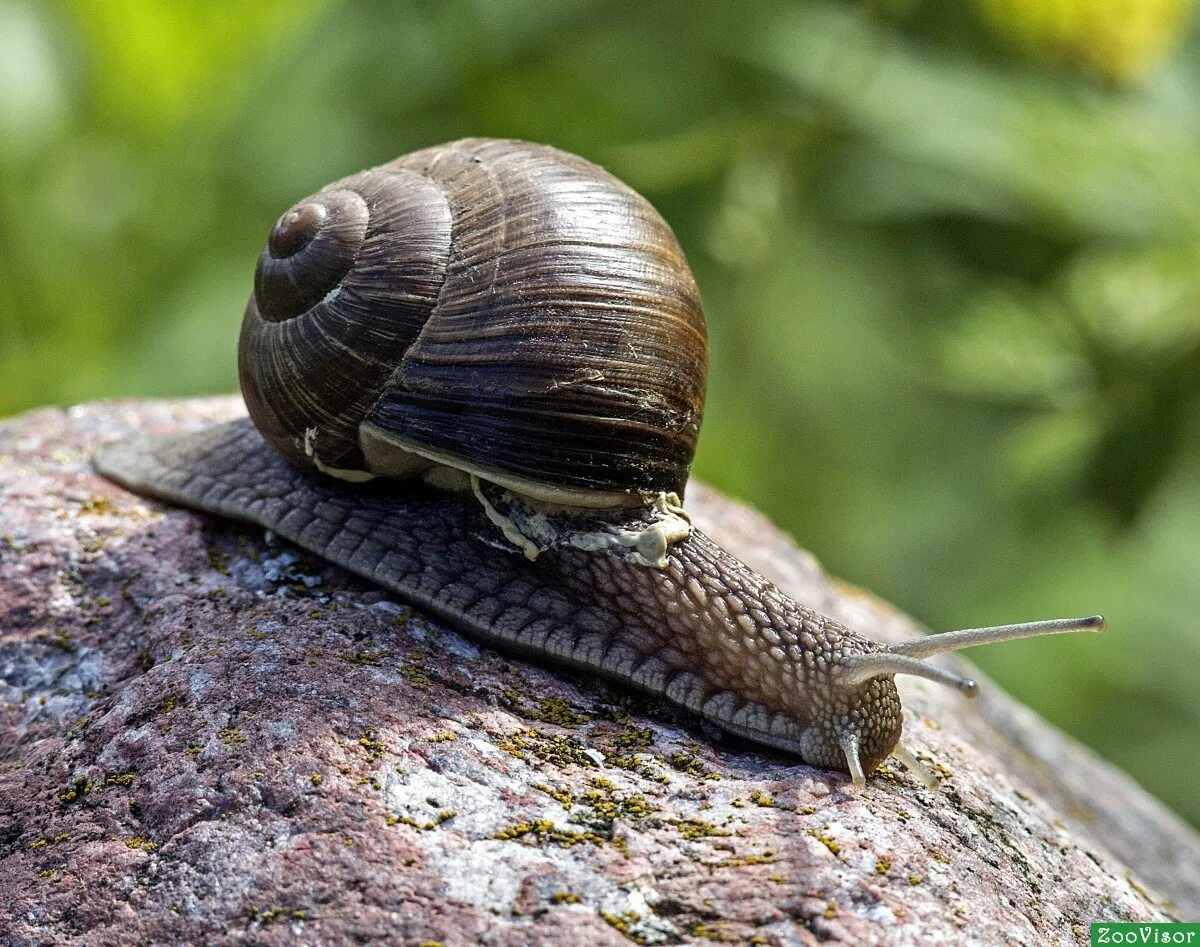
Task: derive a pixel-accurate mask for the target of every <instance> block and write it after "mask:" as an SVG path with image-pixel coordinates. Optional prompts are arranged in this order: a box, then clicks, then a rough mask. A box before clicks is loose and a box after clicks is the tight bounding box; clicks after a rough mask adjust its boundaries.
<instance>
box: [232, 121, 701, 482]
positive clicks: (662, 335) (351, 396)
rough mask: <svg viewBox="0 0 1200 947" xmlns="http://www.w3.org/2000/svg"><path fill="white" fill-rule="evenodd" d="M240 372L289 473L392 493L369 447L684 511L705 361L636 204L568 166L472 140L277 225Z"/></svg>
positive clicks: (683, 271) (677, 282) (667, 243)
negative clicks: (347, 475) (356, 482)
mask: <svg viewBox="0 0 1200 947" xmlns="http://www.w3.org/2000/svg"><path fill="white" fill-rule="evenodd" d="M239 367H240V373H241V378H242V387H243V392H244V394H245V396H246V401H247V405H248V407H249V409H250V414H251V416H252V417H253V418H254V419H255V422H256V423H257V424H258V426H259V428H260V430H262V432H263V433H264V435H265V436H266V438H267V440H268V441H269V442H270V443H272V444H273V445H274V446H275V447H276V448H277V449H279V450H281V451H282V452H283V453H284V454H285V455H286V456H288V457H289V458H290V459H292V460H295V461H298V462H305V460H306V458H305V454H306V452H307V453H313V452H315V454H316V457H315V459H316V460H317V461H318V462H319V464H320V465H321V466H327V467H336V468H341V469H343V470H346V469H349V470H369V471H371V472H375V473H379V472H382V473H392V472H393V471H392V470H390V469H387V465H386V464H384V465H383V469H377V468H379V467H380V464H379V462H378V460H377V458H378V457H379V456H380V445H383V446H384V448H385V449H388V450H390V449H395V450H396V451H397V452H398V453H403V454H405V455H406V456H411V455H409V454H408V453H407V452H410V451H411V452H415V453H416V454H419V455H422V456H424V457H428V458H433V459H436V460H442V461H444V462H448V463H451V464H452V465H454V466H462V467H463V469H468V470H472V471H474V472H479V473H481V474H483V475H484V476H489V477H491V478H492V479H495V480H496V481H497V482H500V483H505V484H507V485H510V486H511V485H514V484H516V485H518V486H519V487H520V488H524V486H525V485H526V484H538V483H543V484H553V485H555V486H556V489H557V488H558V487H562V488H564V489H565V490H567V491H573V494H572V495H579V494H585V493H590V494H594V495H597V496H601V497H604V498H606V499H605V500H604V501H603V502H601V503H597V504H596V505H607V504H608V503H610V502H611V503H612V505H619V499H620V498H621V497H625V496H635V497H636V496H639V495H645V494H649V493H654V492H657V491H660V490H667V491H670V490H675V491H677V492H682V488H683V484H684V483H685V481H686V478H687V471H688V468H689V466H690V464H691V459H692V454H693V452H694V450H695V443H696V439H697V436H698V434H699V425H700V417H701V413H702V407H703V400H704V387H705V373H706V369H707V341H706V332H705V325H704V316H703V311H702V309H701V306H700V300H699V293H698V291H697V289H696V286H695V282H694V280H693V279H692V276H691V273H690V270H689V269H688V267H687V263H686V261H685V260H684V258H683V253H682V251H681V250H680V249H679V245H678V243H677V242H676V241H675V238H674V235H673V234H672V233H671V231H670V228H669V227H668V226H667V225H666V223H665V222H664V221H663V220H662V218H661V217H660V216H659V215H658V213H657V212H656V211H655V210H654V209H653V208H652V207H651V206H650V204H649V203H647V202H646V201H645V200H644V199H643V198H641V197H640V196H639V195H637V194H636V193H635V192H633V191H632V190H630V189H629V188H628V187H626V186H625V185H623V184H621V183H620V182H619V181H617V180H616V179H615V178H613V177H612V176H611V175H609V174H607V173H606V172H604V171H603V170H601V169H600V168H598V167H596V166H595V165H592V164H590V163H589V162H587V161H585V160H583V159H581V158H577V157H575V156H573V155H568V154H565V153H564V152H561V151H557V150H556V149H553V148H548V147H545V146H538V145H530V144H527V143H524V142H513V141H501V140H492V139H468V140H464V141H460V142H452V143H450V144H448V145H442V146H438V147H436V148H430V149H426V150H424V151H419V152H415V153H413V154H410V155H407V156H405V157H402V158H399V159H397V160H396V161H393V162H391V163H389V164H386V165H383V166H381V167H379V168H375V169H372V170H370V171H365V172H362V173H361V174H358V175H353V176H351V177H349V178H345V179H343V180H341V181H338V182H335V183H334V184H331V185H329V186H328V187H326V188H325V189H323V190H322V191H320V192H318V193H317V194H316V195H313V196H312V197H310V198H307V199H306V200H304V201H302V202H300V203H299V204H297V205H296V206H295V207H293V208H292V209H291V210H289V211H288V212H287V213H286V214H284V215H283V217H281V218H280V220H279V222H278V223H277V224H276V225H275V228H274V230H273V231H272V233H271V236H270V239H269V240H268V244H267V247H266V248H265V249H264V250H263V253H262V255H261V256H260V259H259V267H258V271H257V273H256V278H255V293H254V296H253V297H252V298H251V300H250V303H249V305H248V306H247V311H246V318H245V321H244V323H243V330H242V339H241V345H240V348H239ZM314 432H315V433H314ZM364 444H365V445H367V446H368V447H369V448H370V449H369V450H368V451H366V452H364V450H363V447H364ZM506 478H507V479H506ZM535 495H536V492H535ZM614 497H616V498H618V499H617V500H613V499H612V498H614Z"/></svg>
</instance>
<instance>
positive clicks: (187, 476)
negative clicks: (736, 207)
mask: <svg viewBox="0 0 1200 947" xmlns="http://www.w3.org/2000/svg"><path fill="white" fill-rule="evenodd" d="M707 366H708V343H707V333H706V328H705V321H704V313H703V310H702V308H701V303H700V294H699V291H698V289H697V288H696V283H695V280H694V279H693V278H692V274H691V271H690V270H689V268H688V265H687V261H686V259H685V258H684V255H683V252H682V250H681V249H680V247H679V244H678V242H677V241H676V239H675V236H674V234H672V232H671V229H670V227H669V226H668V225H667V224H666V222H665V221H664V220H663V219H662V218H661V217H660V216H659V215H658V213H657V212H656V211H655V210H654V208H653V207H651V206H650V204H649V203H648V202H647V201H646V200H645V199H643V198H642V197H641V196H639V195H638V194H637V193H635V192H634V191H633V190H631V189H630V188H628V187H626V186H625V185H624V184H622V183H621V182H620V181H618V180H617V179H616V178H614V177H613V176H612V175H610V174H608V173H607V172H605V171H604V170H603V169H601V168H599V167H597V166H596V165H594V164H591V163H589V162H588V161H585V160H584V159H582V158H579V157H576V156H574V155H570V154H566V153H564V152H562V151H558V150H556V149H554V148H549V147H546V146H542V145H534V144H528V143H525V142H519V141H506V140H496V139H486V138H473V139H465V140H462V141H456V142H450V143H449V144H445V145H440V146H437V147H434V148H427V149H424V150H422V151H417V152H414V153H412V154H409V155H405V156H404V157H401V158H398V159H396V160H395V161H392V162H389V163H388V164H384V165H381V166H379V167H377V168H372V169H370V170H367V171H363V172H361V173H359V174H354V175H351V176H350V177H347V178H343V179H341V180H339V181H335V182H334V183H332V184H330V185H328V186H327V187H325V188H323V189H321V190H320V191H318V192H317V193H316V194H313V195H312V196H310V197H307V198H305V199H304V200H302V201H300V202H299V203H298V204H296V205H295V206H294V207H293V208H291V209H290V210H288V211H287V212H285V213H284V214H283V216H282V217H280V219H279V221H278V222H277V223H276V224H275V226H274V227H273V228H272V230H271V231H270V235H269V237H268V239H267V245H266V247H264V249H263V251H262V253H261V254H260V256H259V259H258V266H257V268H256V270H255V275H254V292H253V294H252V296H251V297H250V300H249V302H248V303H247V305H246V312H245V316H244V320H243V323H242V331H241V337H240V341H239V346H238V372H239V378H240V381H241V387H242V394H243V396H244V398H245V401H246V406H247V408H248V410H249V415H250V416H249V418H243V419H239V420H236V421H232V422H229V423H227V424H224V425H219V426H216V427H213V428H210V429H207V430H204V431H200V432H198V433H195V434H189V435H180V436H175V437H162V438H152V437H135V438H133V439H131V440H127V441H122V442H117V443H113V444H109V445H106V446H105V447H103V448H101V450H100V451H98V452H97V454H96V456H95V459H94V463H95V465H96V468H97V469H98V470H99V471H100V472H101V473H103V474H104V475H106V476H108V477H110V478H111V479H113V480H115V481H116V482H117V483H120V484H122V485H124V486H125V487H127V488H129V489H130V490H133V491H135V492H137V493H141V494H144V495H146V496H150V497H155V498H158V499H161V500H165V501H167V502H170V503H175V504H180V505H183V506H187V507H192V508H194V509H198V510H204V511H207V512H211V513H216V514H218V515H221V516H226V517H229V518H232V519H238V520H244V521H249V522H252V523H257V524H259V525H261V526H264V527H266V528H268V529H271V530H273V531H275V532H276V533H279V534H280V535H282V536H284V537H286V538H288V539H290V540H292V541H293V542H295V543H296V544H297V545H299V546H302V547H304V548H305V549H307V550H309V551H311V552H313V553H315V554H317V555H320V556H323V557H324V558H326V559H328V560H329V561H331V562H334V563H336V564H338V565H340V566H343V567H345V568H346V569H348V570H350V571H351V572H354V573H357V574H358V575H361V576H364V577H366V578H367V579H370V580H372V581H374V582H376V583H378V584H379V585H381V586H383V587H385V588H387V589H390V590H391V591H392V592H394V593H395V594H396V595H398V596H399V597H400V598H402V599H404V600H405V601H407V602H409V603H411V604H413V605H416V606H418V607H421V608H423V609H424V610H426V611H427V612H429V613H430V614H432V615H435V616H437V617H438V618H440V619H442V620H443V621H445V622H447V623H448V624H450V625H452V626H454V627H456V628H458V629H460V630H461V631H463V632H464V633H466V634H468V635H470V636H472V637H474V638H475V639H477V640H479V641H482V642H487V643H491V644H495V645H497V646H500V647H504V648H508V649H510V650H514V651H516V652H519V653H522V654H526V655H532V656H535V657H540V658H542V659H544V660H545V661H546V662H547V663H550V664H559V665H563V666H569V667H574V668H579V669H586V670H588V671H592V672H596V673H599V674H602V675H604V676H606V677H608V678H610V679H612V680H614V681H617V682H620V683H623V684H625V685H628V686H630V687H633V688H637V689H640V690H643V691H646V692H649V693H651V694H655V695H659V696H661V697H663V698H665V699H667V700H669V701H672V702H674V703H676V704H678V705H681V706H683V707H685V708H687V709H689V710H690V711H692V712H694V713H695V714H697V715H699V716H700V717H702V718H704V719H706V720H708V721H711V722H712V723H714V724H716V725H717V726H718V727H720V728H721V729H723V730H726V731H728V732H730V733H733V734H737V735H738V736H741V737H744V738H747V739H749V740H752V741H755V742H757V743H760V744H763V745H766V746H770V747H775V748H777V749H781V750H784V751H787V752H789V753H793V754H795V755H796V756H798V757H799V758H800V759H802V760H803V761H804V762H806V763H808V764H810V765H813V766H821V767H827V768H830V769H835V770H840V771H842V772H845V773H849V774H850V776H851V777H852V779H853V781H854V783H855V784H856V785H859V786H861V785H864V784H865V782H866V774H867V773H868V772H870V771H871V770H872V769H874V768H875V767H876V766H877V765H878V764H879V763H881V762H882V761H883V760H884V759H885V758H886V757H888V756H889V755H892V756H895V757H896V758H897V759H898V760H899V761H900V762H901V763H903V764H904V765H905V766H907V767H909V768H910V769H911V770H912V771H913V772H914V773H915V774H916V775H917V776H918V778H920V779H921V780H922V781H923V782H924V783H925V784H926V785H933V784H934V779H933V777H932V775H931V774H930V773H929V772H928V771H927V770H926V769H925V768H924V767H923V766H922V765H921V764H920V763H918V762H917V760H916V758H915V757H914V755H913V754H912V752H911V751H909V750H907V749H905V748H904V747H903V746H902V745H901V743H900V738H901V730H902V712H901V707H900V699H899V695H898V693H897V691H896V686H895V675H897V674H911V675H916V676H919V677H924V678H926V679H928V680H932V681H937V682H939V683H943V684H947V685H949V686H951V687H955V688H957V689H958V690H959V691H961V692H962V693H963V694H965V695H967V696H972V695H974V693H975V692H976V686H975V684H974V682H973V681H970V680H967V679H965V678H962V677H960V676H958V675H956V674H954V673H952V672H950V671H947V670H944V669H942V668H939V667H938V666H936V665H933V664H928V663H926V662H925V661H924V659H925V658H929V657H933V656H935V655H938V654H942V653H944V652H946V651H953V650H957V649H960V648H969V647H974V646H976V645H981V644H991V643H993V642H998V641H1009V640H1012V639H1015V638H1023V637H1028V636H1031V635H1045V634H1058V633H1062V632H1074V631H1100V630H1102V629H1103V627H1104V621H1103V619H1102V618H1099V617H1094V618H1077V619H1064V620H1054V621H1044V622H1033V623H1029V624H1020V625H1006V626H1002V627H999V628H979V629H969V630H966V631H957V632H950V633H948V634H942V635H935V636H931V637H925V638H919V639H917V640H915V641H908V642H904V643H902V644H898V645H890V646H888V645H883V644H880V643H878V642H876V641H872V640H871V639H870V638H867V637H864V636H863V635H861V634H859V633H857V632H855V631H852V630H851V629H849V628H847V627H845V626H844V625H842V624H840V623H839V622H837V621H835V620H833V619H831V618H828V617H826V616H824V615H821V614H818V613H817V612H815V611H813V610H812V609H810V608H808V607H807V606H805V605H803V604H801V603H799V602H795V601H792V600H791V599H789V598H788V597H787V596H785V595H784V594H783V593H782V592H780V591H779V589H777V588H776V587H775V586H774V585H772V584H771V583H770V582H769V581H767V580H766V579H765V578H763V577H762V576H760V575H758V574H757V573H756V572H754V570H752V569H750V568H749V567H748V566H746V565H745V564H743V563H742V562H740V561H738V560H737V559H736V558H734V557H733V556H731V555H730V554H729V553H727V552H725V551H724V550H723V549H721V548H720V546H718V545H717V544H716V543H714V542H713V541H712V540H711V539H709V538H708V537H707V536H706V535H704V533H703V532H702V531H701V530H699V529H697V528H696V527H695V526H694V525H692V523H691V521H690V517H689V516H688V514H687V512H686V506H685V502H684V489H685V486H686V484H687V478H688V470H689V468H690V466H691V463H692V457H693V454H694V453H695V448H696V441H697V438H698V436H699V432H700V420H701V415H702V412H703V405H704V394H705V383H706V374H707ZM366 481H370V482H366Z"/></svg>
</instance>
